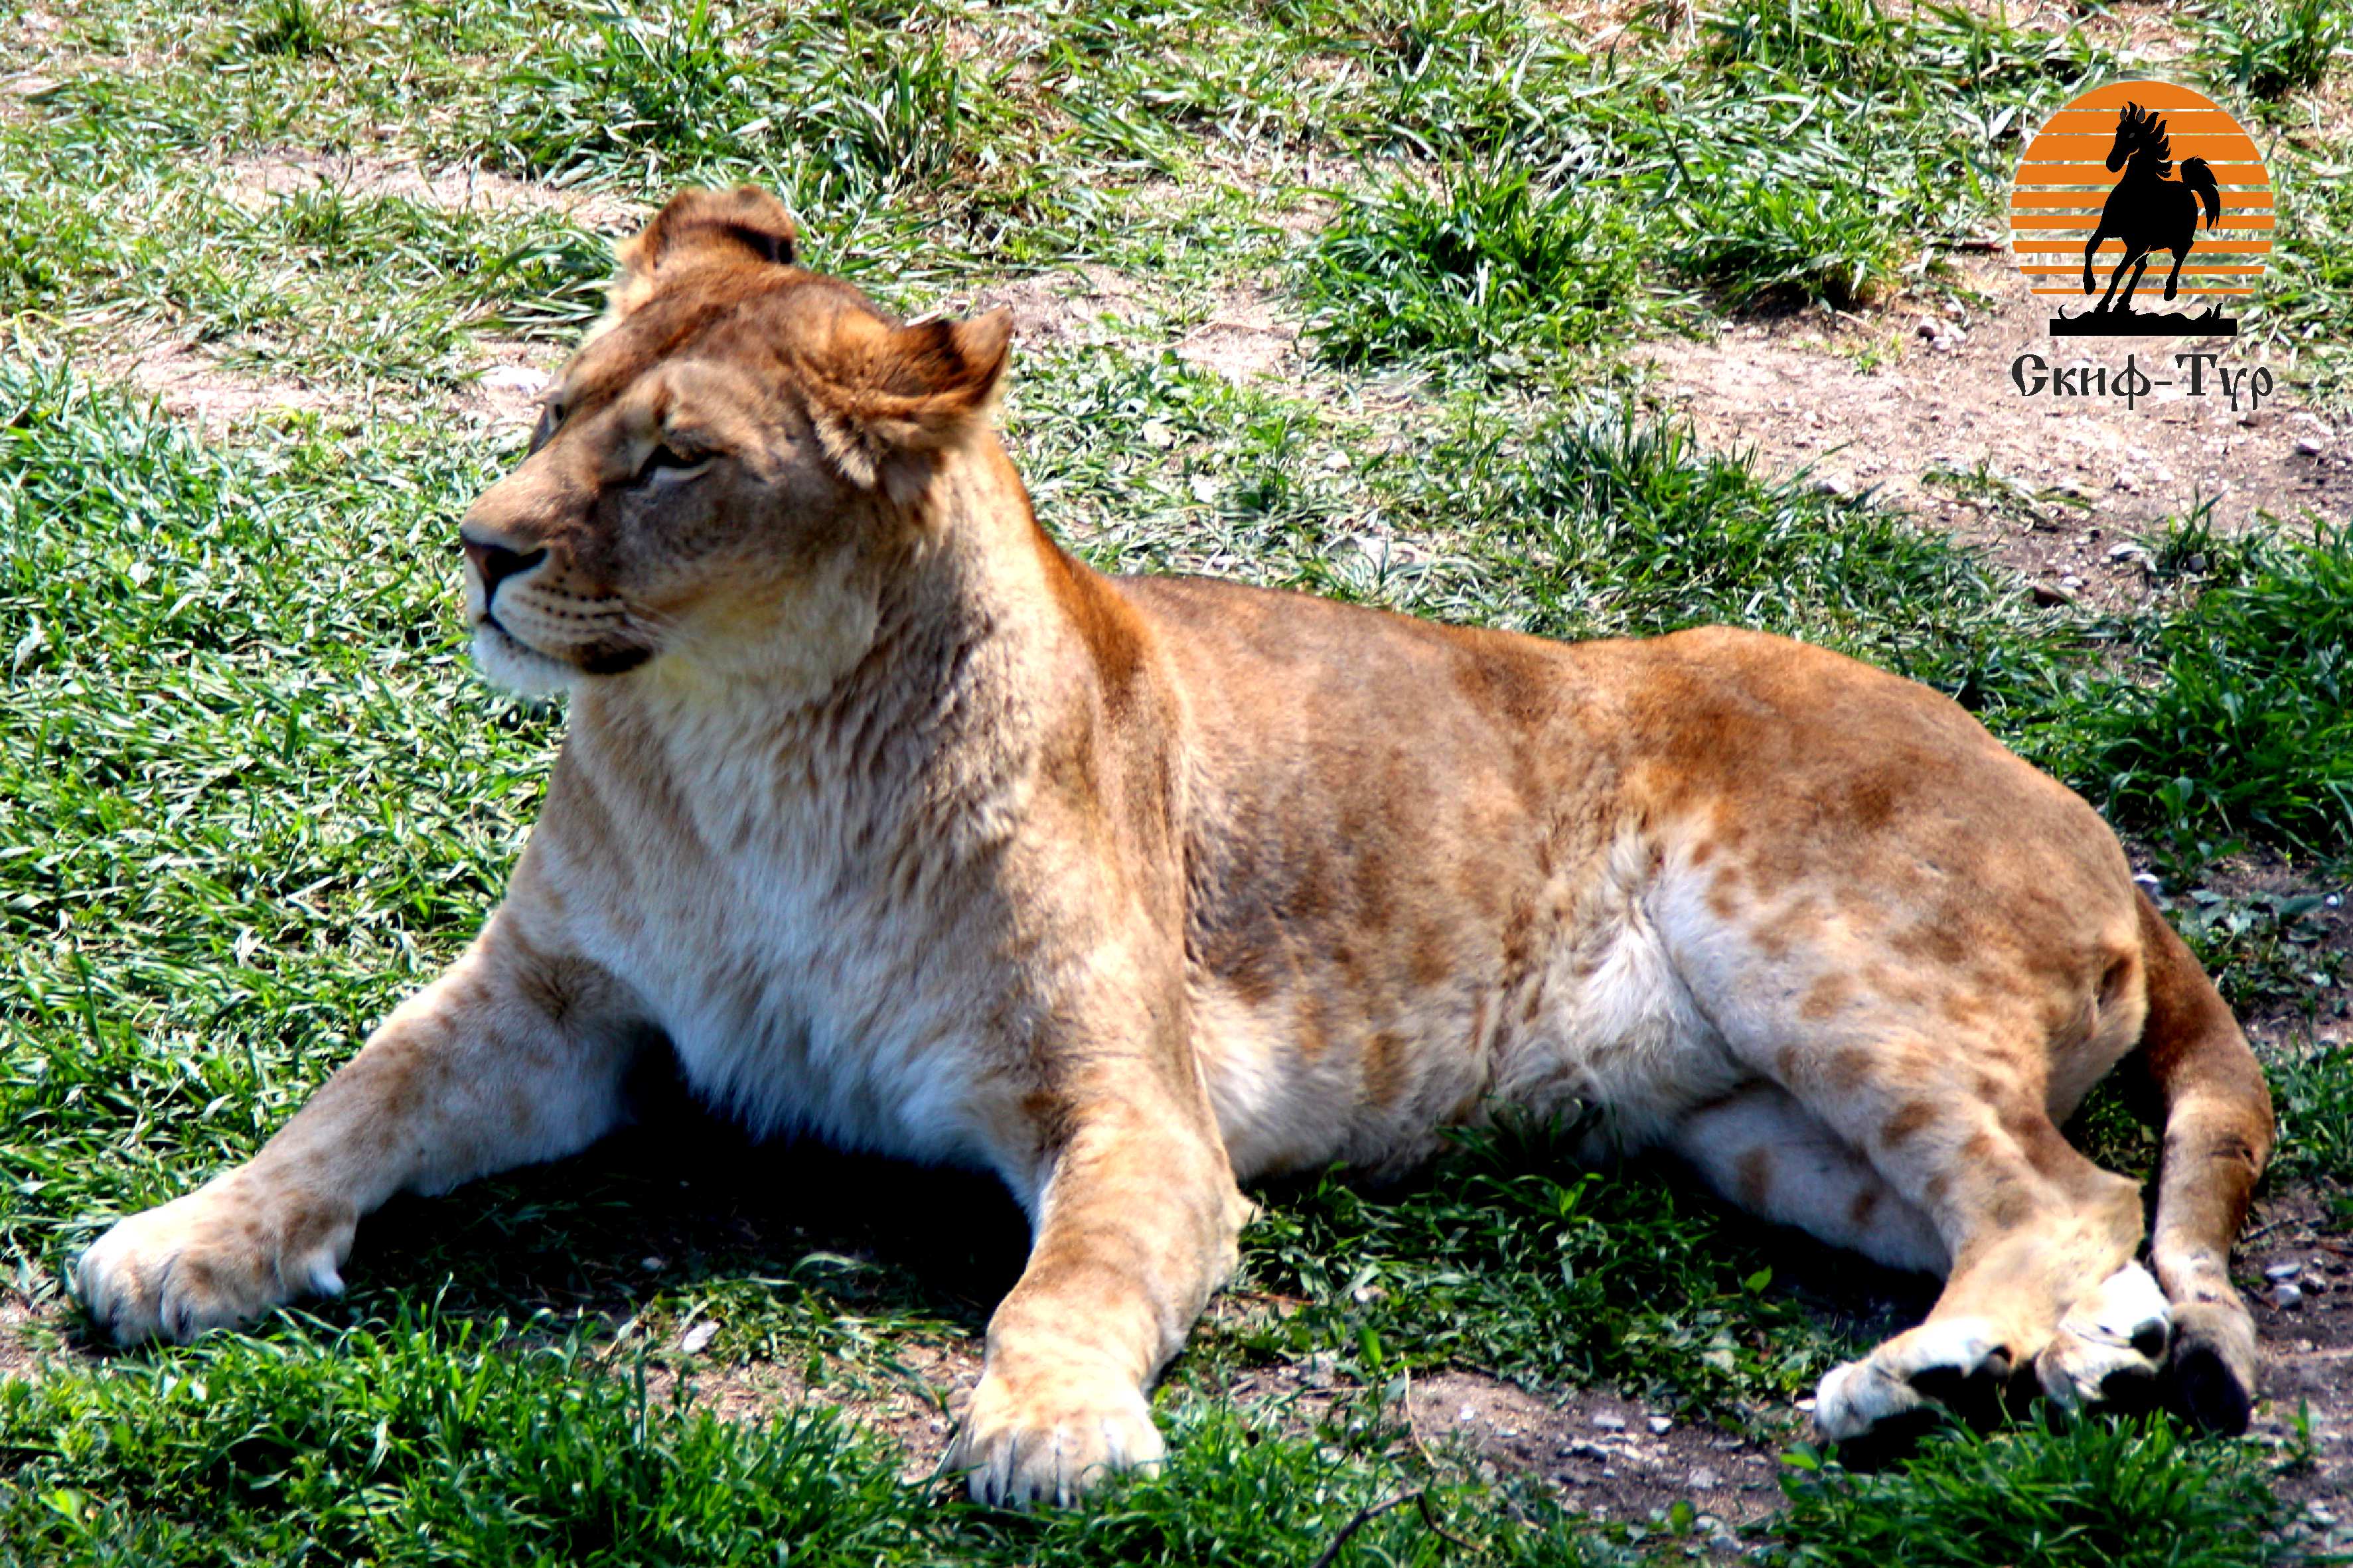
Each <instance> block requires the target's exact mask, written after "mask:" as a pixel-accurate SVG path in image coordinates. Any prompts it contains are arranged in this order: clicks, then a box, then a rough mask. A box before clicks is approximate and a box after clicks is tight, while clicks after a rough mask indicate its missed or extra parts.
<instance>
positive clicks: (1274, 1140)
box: [1194, 847, 1747, 1180]
mask: <svg viewBox="0 0 2353 1568" xmlns="http://www.w3.org/2000/svg"><path fill="white" fill-rule="evenodd" d="M1650 874H1651V873H1650V870H1649V861H1648V858H1647V857H1646V856H1645V855H1643V854H1641V852H1640V851H1639V849H1637V848H1635V847H1627V848H1626V849H1623V850H1621V851H1620V852H1619V853H1618V854H1616V855H1613V856H1609V857H1605V859H1604V864H1603V865H1602V866H1601V867H1599V868H1598V871H1597V874H1596V875H1595V876H1594V877H1593V878H1591V879H1589V885H1588V886H1587V887H1585V888H1584V889H1581V896H1577V897H1570V898H1565V899H1561V900H1541V899H1540V900H1535V901H1537V902H1539V903H1542V904H1544V905H1545V906H1546V907H1547V908H1549V909H1551V910H1553V911H1554V918H1553V919H1552V920H1551V921H1549V922H1546V923H1542V924H1541V927H1540V929H1539V930H1537V931H1535V932H1533V933H1532V934H1533V936H1534V938H1535V941H1534V944H1533V945H1532V947H1531V948H1530V950H1529V951H1526V952H1514V951H1512V947H1513V942H1514V940H1526V938H1525V936H1523V937H1520V938H1517V939H1514V937H1513V936H1512V935H1511V934H1510V933H1511V932H1512V931H1514V925H1515V923H1516V924H1518V925H1520V926H1522V927H1525V925H1526V924H1528V923H1532V922H1531V920H1530V918H1529V917H1526V916H1525V914H1523V915H1522V917H1521V919H1520V921H1517V922H1514V921H1506V922H1504V924H1503V925H1501V926H1499V927H1496V928H1493V929H1492V930H1489V931H1485V932H1484V934H1485V935H1486V936H1487V937H1488V939H1489V946H1488V951H1487V952H1485V953H1484V954H1481V955H1475V956H1467V957H1466V961H1465V962H1463V963H1462V964H1461V969H1460V970H1459V971H1458V972H1455V973H1449V974H1447V975H1445V976H1444V977H1442V978H1440V979H1438V980H1437V981H1436V982H1435V983H1434V984H1430V985H1428V986H1427V987H1424V988H1421V989H1419V990H1418V991H1412V992H1409V993H1407V994H1399V992H1398V990H1397V989H1395V988H1392V987H1390V986H1387V985H1384V984H1366V983H1365V978H1364V974H1365V971H1366V969H1368V968H1388V967H1391V966H1388V965H1383V964H1381V963H1379V962H1378V961H1379V958H1380V957H1381V955H1380V954H1378V953H1373V954H1366V953H1362V952H1357V951H1356V950H1354V949H1351V948H1349V947H1346V946H1345V945H1343V946H1341V947H1340V948H1339V949H1338V950H1337V952H1338V953H1339V954H1340V955H1341V956H1340V957H1339V958H1334V959H1332V960H1330V961H1328V962H1326V963H1323V964H1320V965H1315V966H1312V967H1309V968H1307V969H1305V970H1303V972H1302V973H1300V975H1299V978H1298V982H1297V984H1294V985H1293V986H1289V987H1285V988H1283V989H1282V991H1281V992H1280V993H1278V994H1273V995H1257V996H1253V995H1251V994H1248V993H1247V992H1246V991H1245V990H1243V989H1242V988H1240V987H1237V986H1236V985H1235V984H1232V983H1230V982H1229V981H1221V980H1219V979H1218V978H1216V977H1213V976H1207V975H1201V976H1197V979H1196V986H1195V993H1194V1014H1195V1026H1196V1038H1197V1041H1198V1048H1199V1050H1200V1052H1201V1054H1202V1058H1203V1064H1204V1068H1205V1071H1206V1076H1207V1079H1208V1086H1209V1093H1210V1098H1211V1100H1212V1101H1213V1102H1214V1104H1215V1106H1216V1109H1217V1112H1218V1117H1219V1126H1220V1128H1221V1130H1222V1131H1223V1132H1224V1135H1225V1140H1226V1146H1227V1150H1228V1152H1229V1155H1230V1157H1231V1158H1232V1160H1233V1163H1234V1169H1235V1172H1236V1173H1237V1174H1238V1175H1239V1176H1240V1177H1241V1178H1242V1179H1244V1180H1249V1179H1250V1178H1252V1177H1254V1176H1258V1175H1262V1174H1272V1173H1282V1172H1288V1171H1298V1170H1303V1169H1313V1168H1315V1167H1318V1166H1321V1165H1324V1164H1326V1163H1331V1162H1334V1161H1340V1162H1344V1163H1347V1164H1350V1165H1352V1166H1356V1167H1358V1168H1363V1169H1369V1170H1372V1171H1375V1172H1385V1171H1397V1170H1400V1169H1403V1168H1405V1167H1408V1166H1410V1165H1412V1164H1414V1163H1419V1161H1421V1160H1423V1159H1425V1158H1427V1157H1428V1156H1429V1155H1430V1154H1431V1153H1433V1152H1436V1151H1437V1149H1438V1148H1439V1147H1440V1144H1441V1143H1442V1142H1443V1137H1444V1132H1443V1130H1444V1129H1446V1128H1448V1127H1451V1126H1458V1125H1466V1124H1468V1125H1478V1124H1481V1123H1484V1122H1486V1121H1491V1120H1493V1117H1494V1116H1495V1115H1496V1114H1497V1113H1498V1112H1499V1111H1505V1110H1508V1111H1511V1112H1516V1113H1519V1114H1524V1115H1528V1116H1532V1117H1535V1118H1538V1119H1546V1118H1560V1119H1563V1120H1567V1121H1577V1122H1578V1123H1580V1124H1581V1125H1582V1127H1583V1130H1584V1134H1585V1137H1584V1147H1583V1150H1582V1152H1583V1154H1584V1155H1585V1157H1587V1158H1593V1157H1598V1156H1599V1155H1601V1154H1603V1153H1605V1152H1630V1151H1632V1150H1635V1149H1639V1148H1641V1147H1644V1146H1646V1145H1649V1144H1651V1143H1653V1142H1658V1141H1659V1140H1661V1139H1662V1138H1663V1137H1664V1136H1666V1134H1667V1133H1668V1132H1669V1131H1671V1129H1672V1127H1673V1126H1674V1125H1675V1123H1676V1122H1677V1121H1680V1120H1681V1119H1682V1118H1683V1116H1684V1115H1685V1114H1686V1113H1687V1112H1689V1111H1690V1110H1692V1109H1694V1107H1696V1106H1699V1105H1702V1104H1705V1103H1707V1102H1709V1101H1710V1100H1715V1099H1718V1098H1720V1097H1722V1096H1723V1095H1725V1094H1726V1093H1728V1092H1730V1090H1731V1089H1733V1088H1734V1087H1736V1085H1737V1084H1739V1083H1740V1082H1741V1081H1743V1079H1745V1078H1746V1076H1747V1075H1746V1072H1745V1071H1744V1070H1743V1069H1742V1068H1740V1067H1739V1066H1738V1064H1737V1063H1736V1062H1735V1060H1734V1059H1733V1058H1732V1056H1731V1055H1730V1053H1729V1052H1727V1051H1726V1049H1725V1045H1724V1042H1723V1041H1722V1039H1721V1038H1719V1037H1717V1035H1716V1034H1715V1030H1714V1029H1713V1028H1712V1027H1710V1026H1709V1025H1708V1023H1707V1021H1706V1019H1705V1018H1704V1016H1702V1015H1701V1013H1700V1012H1699V1010H1698V1009H1697V1008H1695V1007H1694V1005H1693V1003H1692V999H1691V996H1690V994H1688V992H1687V991H1686V990H1685V989H1684V986H1683V982H1682V980H1681V979H1680V978H1679V977H1678V975H1677V974H1676V973H1675V971H1674V968H1673V966H1672V963H1670V961H1669V958H1668V954H1667V952H1666V948H1665V945H1664V943H1663V942H1662V939H1661V937H1660V935H1659V933H1658V932H1657V931H1655V930H1654V929H1653V928H1652V926H1651V921H1650V917H1649V914H1648V912H1647V907H1646V906H1647V894H1648V892H1649V890H1650V884H1649V881H1648V879H1649V877H1650ZM1342 958H1345V962H1343V961H1341V960H1342ZM1404 966H1405V967H1408V968H1409V967H1410V966H1409V963H1405V965H1404Z"/></svg>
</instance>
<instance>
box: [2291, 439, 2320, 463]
mask: <svg viewBox="0 0 2353 1568" xmlns="http://www.w3.org/2000/svg"><path fill="white" fill-rule="evenodd" d="M2327 446H2328V443H2327V442H2326V441H2324V440H2322V439H2321V438H2320V437H2317V436H2299V437H2296V442H2295V449H2296V450H2297V451H2299V452H2301V453H2303V454H2304V455H2305V456H2306V457H2307V458H2316V457H2318V456H2320V454H2321V453H2322V451H2324V450H2325V449H2326V448H2327Z"/></svg>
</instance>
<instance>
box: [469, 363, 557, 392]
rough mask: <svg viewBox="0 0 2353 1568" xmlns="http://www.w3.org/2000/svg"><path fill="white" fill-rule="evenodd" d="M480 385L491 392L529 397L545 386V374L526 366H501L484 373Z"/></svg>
mask: <svg viewBox="0 0 2353 1568" xmlns="http://www.w3.org/2000/svg"><path fill="white" fill-rule="evenodd" d="M482 384H483V385H484V386H486V387H488V388H489V389H490V390H491V391H492V392H519V393H522V395H525V396H529V395H531V394H533V393H534V392H537V391H539V390H540V389H541V388H542V387H543V386H545V385H546V384H547V373H546V372H545V371H543V370H533V369H532V368H531V366H529V365H527V364H502V365H498V366H496V367H494V368H492V369H490V370H486V371H484V372H483V373H482Z"/></svg>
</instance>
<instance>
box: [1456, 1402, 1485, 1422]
mask: <svg viewBox="0 0 2353 1568" xmlns="http://www.w3.org/2000/svg"><path fill="white" fill-rule="evenodd" d="M1454 1419H1456V1420H1457V1421H1476V1420H1478V1419H1479V1407H1478V1406H1477V1405H1464V1406H1463V1407H1462V1408H1461V1409H1460V1410H1458V1411H1456V1412H1455V1413H1454Z"/></svg>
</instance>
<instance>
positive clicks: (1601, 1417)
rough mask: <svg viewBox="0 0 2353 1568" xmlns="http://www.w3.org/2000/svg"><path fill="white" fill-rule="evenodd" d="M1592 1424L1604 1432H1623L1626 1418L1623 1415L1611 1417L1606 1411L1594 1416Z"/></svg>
mask: <svg viewBox="0 0 2353 1568" xmlns="http://www.w3.org/2000/svg"><path fill="white" fill-rule="evenodd" d="M1593 1424H1594V1425H1595V1426H1599V1427H1600V1428H1601V1429H1602V1430H1603V1431H1604V1432H1623V1431H1624V1430H1626V1418H1625V1417H1624V1416H1623V1415H1611V1414H1610V1413H1609V1411H1607V1410H1604V1411H1600V1412H1599V1413H1598V1414H1596V1415H1595V1416H1594V1417H1593Z"/></svg>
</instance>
